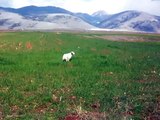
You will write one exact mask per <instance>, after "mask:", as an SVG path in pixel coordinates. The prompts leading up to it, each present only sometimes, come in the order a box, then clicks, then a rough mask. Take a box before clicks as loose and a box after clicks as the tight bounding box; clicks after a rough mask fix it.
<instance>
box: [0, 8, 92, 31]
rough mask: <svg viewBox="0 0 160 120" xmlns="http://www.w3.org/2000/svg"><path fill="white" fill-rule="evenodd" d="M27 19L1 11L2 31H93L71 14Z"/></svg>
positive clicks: (46, 15) (89, 26)
mask: <svg viewBox="0 0 160 120" xmlns="http://www.w3.org/2000/svg"><path fill="white" fill-rule="evenodd" d="M39 17H40V18H38V17H36V19H35V18H34V19H33V18H26V17H23V16H21V15H19V14H16V13H11V12H5V11H0V29H13V30H18V29H20V30H24V29H26V30H30V29H33V30H34V29H48V30H49V29H73V30H75V29H83V30H87V29H91V28H94V27H93V26H92V25H90V24H88V23H86V22H84V21H83V20H81V19H80V18H77V17H75V16H72V15H69V14H43V15H40V16H39Z"/></svg>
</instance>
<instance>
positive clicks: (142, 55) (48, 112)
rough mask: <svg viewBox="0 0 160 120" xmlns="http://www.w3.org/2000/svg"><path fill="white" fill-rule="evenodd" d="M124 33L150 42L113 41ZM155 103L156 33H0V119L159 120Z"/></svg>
mask: <svg viewBox="0 0 160 120" xmlns="http://www.w3.org/2000/svg"><path fill="white" fill-rule="evenodd" d="M121 35H122V36H123V38H124V37H125V36H127V38H129V37H133V36H134V37H139V36H140V37H143V38H145V39H147V41H145V39H143V41H140V42H134V41H131V42H128V41H121V40H120V41H115V40H114V41H112V40H110V37H111V36H121ZM103 36H105V38H106V36H109V38H106V39H104V38H103ZM121 38H122V37H121ZM137 39H138V38H137ZM152 40H153V41H152ZM70 51H74V52H75V53H76V54H75V56H74V58H73V60H72V61H70V62H63V61H62V55H63V54H64V53H67V52H70ZM159 108H160V35H157V34H132V33H129V34H124V33H105V32H103V33H96V32H95V33H89V32H88V33H85V32H84V33H83V32H74V33H73V32H72V33H71V32H0V119H5V120H12V119H20V120H23V119H24V120H32V119H33V120H34V119H39V120H80V119H82V120H121V119H122V120H124V119H126V120H129V119H134V120H143V119H148V120H150V119H155V120H156V119H158V118H159V117H160V114H159Z"/></svg>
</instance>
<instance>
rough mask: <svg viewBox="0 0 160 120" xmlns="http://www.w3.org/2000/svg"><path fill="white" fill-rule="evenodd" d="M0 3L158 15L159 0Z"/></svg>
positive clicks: (22, 0) (0, 1)
mask: <svg viewBox="0 0 160 120" xmlns="http://www.w3.org/2000/svg"><path fill="white" fill-rule="evenodd" d="M0 5H1V6H4V7H14V8H19V7H23V6H28V5H36V6H57V7H61V8H64V9H67V10H70V11H72V12H87V13H93V12H96V11H98V10H105V11H106V12H107V13H109V14H113V13H118V12H121V11H125V10H139V11H144V12H148V13H151V14H156V15H159V16H160V7H159V6H160V0H0Z"/></svg>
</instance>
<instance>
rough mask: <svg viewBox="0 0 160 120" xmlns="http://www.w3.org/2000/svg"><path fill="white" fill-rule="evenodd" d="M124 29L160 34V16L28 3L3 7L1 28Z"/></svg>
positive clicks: (138, 12) (136, 12)
mask: <svg viewBox="0 0 160 120" xmlns="http://www.w3.org/2000/svg"><path fill="white" fill-rule="evenodd" d="M37 29H39V30H42V29H43V30H54V29H67V30H68V29H69V30H95V29H99V30H124V31H138V32H154V33H160V16H155V15H151V14H148V13H144V12H140V11H133V10H131V11H124V12H120V13H117V14H112V15H111V14H107V13H106V12H105V11H97V12H95V13H93V14H92V15H89V14H87V13H73V12H71V11H68V10H65V9H63V8H59V7H54V6H46V7H37V6H26V7H22V8H18V9H15V8H4V7H0V30H37Z"/></svg>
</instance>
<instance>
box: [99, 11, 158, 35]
mask: <svg viewBox="0 0 160 120" xmlns="http://www.w3.org/2000/svg"><path fill="white" fill-rule="evenodd" d="M98 26H99V27H101V28H108V29H126V30H130V31H143V32H160V17H157V16H154V15H150V14H147V13H144V12H138V11H125V12H121V13H118V14H115V15H112V16H110V17H109V18H107V19H106V20H104V21H102V22H101V23H100V24H99V25H98Z"/></svg>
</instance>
